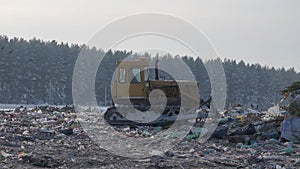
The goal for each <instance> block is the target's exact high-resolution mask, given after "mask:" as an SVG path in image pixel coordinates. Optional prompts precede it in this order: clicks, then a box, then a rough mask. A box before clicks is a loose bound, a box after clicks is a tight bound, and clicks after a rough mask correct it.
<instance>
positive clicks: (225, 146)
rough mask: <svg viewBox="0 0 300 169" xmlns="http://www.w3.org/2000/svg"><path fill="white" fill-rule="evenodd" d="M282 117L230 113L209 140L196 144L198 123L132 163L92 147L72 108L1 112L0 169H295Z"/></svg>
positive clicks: (143, 131)
mask: <svg viewBox="0 0 300 169" xmlns="http://www.w3.org/2000/svg"><path fill="white" fill-rule="evenodd" d="M285 116H286V115H285ZM285 116H284V115H282V114H280V115H278V114H276V113H275V115H274V113H268V112H260V111H257V110H254V109H242V108H239V107H236V108H232V109H229V110H227V111H226V112H224V113H223V118H222V119H221V120H220V123H219V125H218V128H217V129H216V130H215V132H214V133H213V135H212V136H211V138H210V139H209V140H208V141H206V142H204V143H199V142H198V140H197V138H198V137H199V136H200V133H201V132H202V131H203V128H201V125H199V124H196V125H194V127H193V128H192V130H191V131H190V133H189V134H188V135H187V136H186V137H185V139H183V140H182V141H181V142H180V143H179V144H178V145H175V146H174V147H173V148H172V149H170V150H169V151H167V152H160V153H157V155H153V156H152V157H149V158H144V159H132V158H125V157H120V156H116V155H114V154H112V153H110V152H108V151H106V150H103V149H101V148H99V147H98V145H96V144H95V143H93V141H91V139H90V138H89V137H88V135H87V134H86V133H85V132H84V131H83V129H82V127H81V126H80V123H78V122H77V121H76V113H75V111H74V109H73V108H72V107H64V108H55V107H47V106H45V107H39V108H33V109H26V108H24V107H19V108H16V109H15V110H2V111H0V124H1V125H0V161H1V163H0V168H246V167H251V168H254V167H260V168H297V167H300V145H299V144H298V142H293V141H294V140H288V138H289V137H287V136H288V134H287V131H284V134H285V135H284V136H285V139H284V140H282V134H283V133H281V132H282V130H283V129H282V122H284V120H285V119H286V117H285ZM288 119H291V118H288ZM292 119H293V118H292ZM285 122H286V123H287V124H288V123H294V120H292V122H291V121H289V120H286V121H285ZM295 124H299V123H297V122H295ZM284 125H286V124H284ZM283 128H284V129H285V130H287V128H286V126H284V127H283ZM297 129H299V128H297ZM115 130H117V131H119V133H120V134H123V135H125V136H126V137H139V138H141V137H142V138H149V137H154V138H155V135H156V133H158V132H161V131H163V130H164V127H160V126H158V127H151V126H136V127H132V126H130V127H129V126H116V127H115ZM289 132H290V130H289ZM293 134H294V133H292V135H293Z"/></svg>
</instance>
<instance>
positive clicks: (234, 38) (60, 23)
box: [0, 0, 300, 71]
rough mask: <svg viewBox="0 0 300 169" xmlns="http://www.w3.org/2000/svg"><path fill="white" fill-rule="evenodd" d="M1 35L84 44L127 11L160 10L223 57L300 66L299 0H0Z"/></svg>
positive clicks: (276, 65) (133, 12)
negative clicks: (204, 39) (179, 20)
mask: <svg viewBox="0 0 300 169" xmlns="http://www.w3.org/2000/svg"><path fill="white" fill-rule="evenodd" d="M0 2H1V5H0V19H1V26H0V34H2V35H7V36H9V37H14V36H16V37H23V38H25V39H29V38H33V37H37V38H40V39H44V40H53V39H55V40H58V41H64V42H70V43H86V42H87V41H88V40H89V38H90V37H91V36H93V34H94V33H95V32H97V31H98V30H99V29H101V28H102V27H103V26H105V25H107V24H109V23H110V22H112V21H114V20H116V19H119V18H121V17H124V16H128V15H133V14H137V13H143V12H158V13H165V14H170V15H174V16H178V17H180V18H182V19H185V20H187V21H188V22H190V23H192V24H194V25H195V26H197V27H198V28H199V29H200V30H202V31H203V32H204V33H205V34H206V35H207V36H208V38H209V39H210V40H211V41H212V43H213V44H214V45H215V47H216V49H217V51H218V53H219V54H220V57H221V58H230V59H237V60H240V59H243V60H244V61H246V62H250V63H257V62H258V63H260V64H263V65H270V66H275V67H282V66H284V67H295V68H296V69H297V70H298V71H299V70H300V64H299V63H300V46H299V45H300V22H299V18H300V10H299V7H300V1H298V0H284V1H283V0H264V1H262V0H248V1H246V0H226V1H221V0H219V1H217V0H206V1H201V0H188V1H183V0H181V1H178V0H172V1H166V0H151V1H144V0H127V1H122V0H119V1H117V0H106V1H103V0H89V1H88V0H85V1H84V0H81V1H76V0H0Z"/></svg>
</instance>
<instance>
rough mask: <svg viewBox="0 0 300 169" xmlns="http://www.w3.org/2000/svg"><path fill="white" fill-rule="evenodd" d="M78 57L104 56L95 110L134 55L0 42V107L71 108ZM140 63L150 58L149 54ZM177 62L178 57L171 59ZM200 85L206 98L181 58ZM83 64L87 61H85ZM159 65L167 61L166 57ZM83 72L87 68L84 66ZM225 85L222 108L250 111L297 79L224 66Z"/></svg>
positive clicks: (289, 73)
mask: <svg viewBox="0 0 300 169" xmlns="http://www.w3.org/2000/svg"><path fill="white" fill-rule="evenodd" d="M80 51H83V52H85V53H87V54H88V55H99V56H104V60H103V62H102V65H100V68H99V70H98V73H97V76H96V85H95V86H96V91H95V93H96V96H97V100H98V102H99V104H103V103H104V98H105V91H106V92H107V94H106V96H107V97H106V98H107V100H110V83H111V79H112V76H113V73H114V71H115V68H116V61H117V60H122V59H124V58H127V57H128V56H132V57H137V54H133V53H132V52H127V51H108V52H106V53H105V52H104V51H103V50H99V49H96V48H89V47H87V46H85V45H77V44H68V43H58V42H56V41H47V42H45V41H41V40H39V39H31V40H29V41H27V40H24V39H22V38H13V39H9V38H8V37H6V36H0V103H14V104H17V103H18V104H44V103H48V104H72V76H73V70H74V65H75V62H76V59H77V57H78V55H79V53H80ZM143 57H146V58H150V55H149V54H147V53H146V54H144V55H143ZM175 58H177V59H178V56H177V57H175ZM180 58H181V59H182V60H183V61H184V62H185V63H186V64H187V65H188V66H189V67H190V69H191V71H192V72H193V74H194V75H195V78H196V80H198V81H199V82H200V86H201V87H200V95H201V97H202V98H204V99H206V98H208V97H209V95H210V92H211V91H210V82H209V77H208V75H207V72H206V69H205V66H204V65H205V64H206V63H207V62H212V60H210V61H202V60H201V59H200V58H196V59H194V58H192V57H188V56H184V57H180ZM87 59H88V58H87ZM162 59H171V57H170V55H167V56H163V57H162ZM87 66H88V65H87ZM223 67H224V70H225V74H226V79H227V105H228V106H229V105H235V104H242V105H251V104H252V105H253V106H257V105H258V106H259V107H260V108H267V107H268V106H270V105H272V104H273V103H275V102H278V101H279V99H280V91H281V90H282V89H284V87H286V86H288V85H290V84H291V83H292V82H294V81H299V80H300V74H299V73H297V72H296V71H295V70H294V69H293V68H292V69H288V70H286V69H284V68H281V69H275V68H273V67H267V66H261V65H259V64H246V63H244V62H243V61H240V62H236V61H235V60H227V59H225V60H224V61H223Z"/></svg>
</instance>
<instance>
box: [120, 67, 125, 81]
mask: <svg viewBox="0 0 300 169" xmlns="http://www.w3.org/2000/svg"><path fill="white" fill-rule="evenodd" d="M125 78H126V69H125V68H123V67H121V68H120V69H119V82H120V83H125Z"/></svg>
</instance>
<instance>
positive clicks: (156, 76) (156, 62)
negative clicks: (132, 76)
mask: <svg viewBox="0 0 300 169" xmlns="http://www.w3.org/2000/svg"><path fill="white" fill-rule="evenodd" d="M158 62H159V60H158V58H157V59H156V61H155V80H159V78H158Z"/></svg>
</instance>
